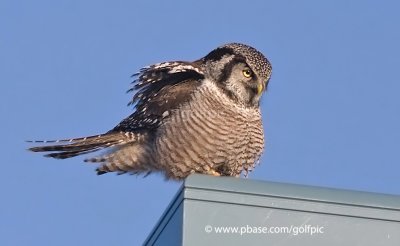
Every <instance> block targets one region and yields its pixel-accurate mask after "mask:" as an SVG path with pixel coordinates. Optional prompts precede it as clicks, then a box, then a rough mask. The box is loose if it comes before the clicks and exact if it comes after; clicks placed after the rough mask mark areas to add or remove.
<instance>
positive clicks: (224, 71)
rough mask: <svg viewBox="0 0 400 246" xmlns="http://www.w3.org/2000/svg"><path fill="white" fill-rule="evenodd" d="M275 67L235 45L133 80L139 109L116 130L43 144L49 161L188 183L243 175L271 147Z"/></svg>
mask: <svg viewBox="0 0 400 246" xmlns="http://www.w3.org/2000/svg"><path fill="white" fill-rule="evenodd" d="M271 71H272V67H271V64H270V62H269V61H268V59H267V58H266V57H265V56H264V55H263V54H262V53H260V52H259V51H257V50H256V49H255V48H253V47H250V46H248V45H245V44H239V43H230V44H226V45H223V46H220V47H218V48H216V49H214V50H213V51H211V52H210V53H209V54H208V55H206V56H205V57H203V58H201V59H199V60H196V61H194V62H185V61H171V62H162V63H157V64H154V65H151V66H147V67H144V68H142V69H140V71H139V72H138V73H136V74H134V75H133V77H135V80H134V81H133V82H132V85H133V86H132V88H131V89H130V90H129V91H134V92H135V94H134V96H133V98H132V100H131V101H130V102H129V104H130V105H134V108H135V111H134V112H133V113H132V114H131V115H130V116H129V117H127V118H125V119H124V120H122V121H121V122H120V123H119V124H118V125H117V126H116V127H114V128H113V129H112V130H110V131H108V132H106V133H104V134H101V135H96V136H88V137H83V138H74V139H65V140H56V141H36V142H42V143H47V144H49V143H53V145H45V146H38V147H32V148H30V149H29V150H31V151H34V152H49V153H48V154H46V155H45V156H46V157H53V158H56V159H66V158H70V157H74V156H78V155H82V154H88V153H91V152H95V151H98V150H104V149H105V150H106V151H104V152H103V153H102V154H101V155H99V156H96V157H91V158H87V159H85V162H90V163H98V164H99V165H98V168H97V169H96V171H97V174H99V175H100V174H104V173H108V172H117V173H118V174H122V173H131V174H144V175H147V174H149V173H152V172H160V173H162V174H163V175H164V176H165V177H166V178H167V179H175V180H181V179H184V178H186V177H187V176H188V175H189V174H191V173H203V174H210V175H215V176H236V177H239V176H240V175H241V174H242V173H243V175H245V176H247V174H248V172H249V171H251V170H252V169H253V167H254V166H255V165H256V164H257V163H258V160H259V158H260V155H261V153H262V151H263V149H264V132H263V127H262V122H261V112H260V98H261V96H262V94H263V92H264V91H265V90H266V88H267V85H268V82H269V79H270V76H271Z"/></svg>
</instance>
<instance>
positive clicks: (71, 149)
mask: <svg viewBox="0 0 400 246" xmlns="http://www.w3.org/2000/svg"><path fill="white" fill-rule="evenodd" d="M132 136H133V134H131V133H124V132H113V133H106V134H103V135H96V136H89V137H83V138H75V139H63V140H54V141H53V140H52V141H29V142H33V143H58V144H56V145H45V146H36V147H32V148H29V149H28V150H30V151H33V152H53V153H49V154H46V155H44V156H45V157H52V158H55V159H66V158H71V157H74V156H78V155H83V154H88V153H91V152H94V151H97V150H100V149H104V148H108V147H111V146H115V145H119V144H123V143H126V142H128V141H132V140H135V139H132Z"/></svg>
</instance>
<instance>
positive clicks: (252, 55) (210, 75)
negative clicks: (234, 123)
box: [129, 43, 272, 111]
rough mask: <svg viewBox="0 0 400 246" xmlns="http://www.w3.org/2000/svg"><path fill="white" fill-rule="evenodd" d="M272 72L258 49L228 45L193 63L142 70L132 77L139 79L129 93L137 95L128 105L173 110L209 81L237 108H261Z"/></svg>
mask: <svg viewBox="0 0 400 246" xmlns="http://www.w3.org/2000/svg"><path fill="white" fill-rule="evenodd" d="M271 70H272V67H271V64H270V63H269V61H268V60H267V58H265V56H264V55H263V54H261V53H260V52H259V51H257V50H256V49H254V48H252V47H250V46H247V45H244V44H239V43H231V44H226V45H223V46H220V47H218V48H216V49H215V50H213V51H211V52H210V53H209V54H208V55H206V56H205V57H203V58H201V59H199V60H197V61H194V62H185V61H170V62H162V63H157V64H153V65H150V66H147V67H144V68H142V69H141V70H140V71H139V72H138V73H136V74H134V75H133V76H134V77H135V78H136V79H135V80H134V81H133V82H132V84H133V87H132V88H131V89H130V90H129V91H136V93H135V95H134V96H133V98H132V100H131V101H130V103H129V104H136V106H135V107H136V109H137V110H138V111H140V110H142V111H143V110H146V109H148V108H150V107H149V106H148V104H149V103H151V102H157V105H158V106H157V108H160V109H162V110H164V109H165V108H168V107H172V106H171V105H169V104H170V103H172V102H175V103H176V104H179V103H182V102H185V101H186V100H188V99H189V98H190V94H191V93H192V92H193V91H195V89H196V88H197V87H198V86H199V85H200V84H201V81H203V80H204V79H207V80H209V81H211V82H212V83H215V85H217V87H218V88H219V89H220V90H221V91H222V92H223V93H224V94H226V95H227V96H228V97H229V98H231V99H232V100H233V101H234V102H236V103H237V104H239V105H242V106H245V107H258V106H259V101H260V97H261V95H262V93H263V92H264V91H265V90H266V88H267V85H268V81H269V78H270V76H271ZM189 81H190V82H189ZM173 91H174V92H173ZM166 98H168V100H167V99H166ZM172 98H175V100H172ZM178 99H179V100H178ZM167 102H168V103H167ZM161 105H164V106H161Z"/></svg>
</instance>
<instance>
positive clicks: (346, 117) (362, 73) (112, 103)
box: [0, 0, 400, 246]
mask: <svg viewBox="0 0 400 246" xmlns="http://www.w3.org/2000/svg"><path fill="white" fill-rule="evenodd" d="M399 8H400V4H399V3H398V2H396V1H368V0H358V1H357V0H354V1H345V0H335V1H318V0H315V1H253V2H250V1H247V2H246V1H219V2H216V1H211V0H205V1H159V2H155V1H140V2H139V1H90V0H88V1H77V0H75V1H74V0H70V1H49V0H48V1H12V0H3V1H1V2H0V26H1V28H0V53H1V56H0V71H1V72H0V93H1V97H0V112H1V136H2V141H1V149H2V151H1V153H2V165H1V167H2V171H1V173H0V192H1V193H0V194H1V203H0V240H1V244H2V245H85V244H86V245H98V246H100V245H138V244H140V243H142V242H143V240H144V239H145V237H146V236H147V234H148V233H149V232H150V230H151V229H152V227H153V226H154V224H155V223H156V221H157V219H158V218H159V216H160V215H161V214H162V212H163V210H164V209H165V207H166V206H167V204H168V203H169V201H170V200H171V198H172V197H173V195H174V194H175V192H176V191H177V190H178V187H179V186H180V184H179V183H174V182H165V181H164V180H163V178H162V177H160V176H159V175H152V176H149V177H147V178H144V179H143V178H141V177H135V176H129V175H123V176H117V175H113V174H111V175H103V176H101V177H98V176H96V175H95V172H94V171H93V170H94V168H95V166H93V165H90V164H85V163H83V162H82V159H83V158H75V159H70V160H64V161H57V160H52V159H46V158H42V157H41V156H40V155H38V154H33V153H28V152H27V151H26V150H25V149H26V148H27V147H29V146H30V145H28V144H27V143H25V142H24V140H28V139H57V138H64V137H78V136H85V135H91V134H97V133H102V132H104V131H107V130H109V129H111V128H112V127H114V126H115V125H116V124H117V123H118V122H119V121H120V120H121V119H123V118H124V117H126V116H127V115H129V114H130V113H131V112H132V108H129V107H126V106H125V105H126V104H127V102H128V101H129V100H130V97H131V95H129V94H125V91H126V90H127V89H128V88H129V83H130V77H129V76H130V75H131V74H132V73H134V72H135V71H137V70H138V69H139V68H140V67H142V66H145V65H148V64H152V63H155V62H160V61H166V60H195V59H197V58H200V57H202V56H204V55H206V54H207V53H208V52H209V51H210V50H212V49H213V48H215V47H217V46H219V45H221V44H224V43H227V42H232V41H235V42H244V43H247V44H250V45H252V46H254V47H256V48H257V49H259V50H260V51H262V52H263V53H264V54H265V55H266V56H267V57H268V58H269V59H270V61H271V63H272V65H273V75H272V79H271V81H270V85H269V90H268V92H267V93H266V94H265V96H264V98H263V101H262V111H263V120H264V127H265V132H266V139H267V144H266V152H265V154H264V156H263V157H262V159H261V165H260V166H259V167H258V168H256V170H255V172H253V173H252V174H251V175H250V178H251V179H259V180H269V181H278V182H286V183H298V184H308V185H314V186H325V187H334V188H343V189H353V190H364V191H371V192H381V193H390V194H398V195H400V179H399V176H400V151H399V149H400V144H399V139H400V127H399V126H400V96H399V91H400V82H399V65H400V62H399V57H400V46H399V44H400V29H399V23H400V15H399V14H398V9H399Z"/></svg>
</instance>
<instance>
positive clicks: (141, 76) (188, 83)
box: [111, 61, 204, 131]
mask: <svg viewBox="0 0 400 246" xmlns="http://www.w3.org/2000/svg"><path fill="white" fill-rule="evenodd" d="M133 76H134V77H136V79H135V80H134V81H133V82H132V84H133V87H132V88H131V89H130V90H129V91H128V92H131V91H136V93H135V94H134V96H133V98H132V100H131V101H130V102H129V105H135V106H134V107H135V112H134V113H133V114H131V115H130V116H129V117H127V118H126V119H124V120H123V121H121V122H120V123H119V124H118V125H117V126H116V127H115V128H114V129H112V130H111V131H137V130H141V129H143V130H144V129H152V128H156V127H158V126H159V124H160V123H161V122H162V119H163V118H165V117H168V115H169V111H170V110H174V109H177V108H179V107H180V106H181V105H182V104H183V103H185V102H187V101H188V100H190V97H191V95H192V93H193V92H194V91H195V90H196V89H197V88H198V86H199V85H200V84H201V80H202V79H203V78H204V74H203V72H202V70H201V68H200V67H199V66H197V65H196V63H190V62H179V61H178V62H164V63H159V64H155V65H152V66H149V67H145V68H143V69H141V70H140V72H139V73H137V74H134V75H133Z"/></svg>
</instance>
